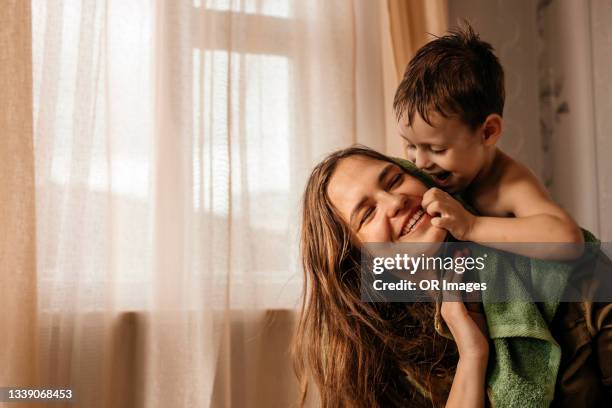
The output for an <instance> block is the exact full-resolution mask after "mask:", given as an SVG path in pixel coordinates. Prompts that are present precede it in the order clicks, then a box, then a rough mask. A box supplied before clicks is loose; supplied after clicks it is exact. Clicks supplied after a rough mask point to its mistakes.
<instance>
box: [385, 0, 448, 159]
mask: <svg viewBox="0 0 612 408" xmlns="http://www.w3.org/2000/svg"><path fill="white" fill-rule="evenodd" d="M379 4H380V10H381V12H380V15H381V18H382V22H381V27H382V53H383V59H382V60H383V73H384V101H385V103H384V106H385V124H386V133H385V135H386V148H387V153H389V154H393V155H397V156H402V155H403V153H404V152H403V148H402V144H401V141H400V139H399V137H398V136H397V131H396V120H395V115H394V114H393V97H394V95H395V89H396V88H397V85H398V84H399V82H400V81H401V79H402V76H403V74H404V70H405V69H406V65H408V62H409V61H410V59H411V58H412V57H413V56H414V54H415V53H416V51H417V50H418V49H419V48H420V47H422V46H423V45H424V44H425V43H427V42H428V41H430V40H431V39H432V38H433V36H432V35H435V36H440V35H443V34H444V33H445V31H446V30H447V29H448V4H447V0H386V1H382V2H380V3H379Z"/></svg>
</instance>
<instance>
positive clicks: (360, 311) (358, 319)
mask: <svg viewBox="0 0 612 408" xmlns="http://www.w3.org/2000/svg"><path fill="white" fill-rule="evenodd" d="M422 177H423V176H422V175H420V174H419V173H418V172H415V173H412V174H406V173H405V172H404V171H403V170H402V169H401V168H400V167H399V166H398V165H397V164H396V163H395V162H394V161H392V160H391V159H389V158H388V157H386V156H384V155H381V154H379V153H376V152H374V151H372V150H369V149H365V148H349V149H346V150H343V151H339V152H336V153H334V154H332V155H330V156H328V158H326V159H325V160H324V161H323V162H322V163H320V164H319V165H318V166H317V167H316V168H315V169H314V170H313V172H312V174H311V177H310V179H309V181H308V184H307V187H306V191H305V194H304V208H303V211H304V213H303V222H302V242H301V250H302V263H303V269H304V273H305V275H306V277H305V291H304V292H305V295H304V300H303V305H302V311H301V315H300V322H299V325H298V332H297V335H296V340H295V357H296V359H295V366H296V372H297V374H298V377H299V378H300V380H301V384H302V402H303V401H304V398H305V396H306V392H307V380H308V377H311V379H312V380H314V382H315V383H316V385H317V386H318V389H319V394H320V397H321V402H322V405H323V406H324V407H345V406H349V407H362V406H363V407H391V406H428V407H431V406H432V405H433V406H440V405H444V404H446V406H447V407H452V406H461V407H480V406H484V405H485V404H487V403H488V399H487V397H486V396H485V373H486V367H487V359H488V356H489V343H488V340H487V336H486V330H485V326H486V325H485V324H484V323H485V322H484V317H483V316H482V315H481V314H479V313H474V312H472V311H468V310H467V309H466V307H465V306H464V305H463V304H462V303H460V302H454V303H448V302H446V303H443V304H442V310H441V312H442V313H441V315H442V318H443V319H444V320H445V322H446V323H447V325H448V328H449V329H450V332H451V334H452V335H453V338H454V339H455V342H453V341H449V340H447V339H445V338H443V337H441V336H440V335H438V334H437V331H436V330H434V323H435V324H436V327H439V326H438V324H439V322H434V319H435V316H437V313H435V312H436V311H435V307H434V305H433V304H431V303H410V304H399V303H366V302H362V301H361V296H360V295H361V292H360V286H359V283H360V282H359V278H360V276H361V274H360V261H361V252H360V246H361V243H362V242H422V243H423V242H424V243H431V248H434V249H435V248H437V247H438V245H439V242H441V241H443V240H445V239H446V235H447V234H446V232H445V231H444V230H442V229H439V228H436V227H434V226H433V225H431V222H430V217H429V215H428V214H426V213H425V212H423V211H422V208H421V206H420V203H421V198H422V196H423V193H424V192H425V191H426V190H427V187H426V186H425V183H427V182H428V181H427V180H426V179H423V178H422ZM421 181H422V182H421ZM415 221H416V222H415ZM603 262H604V263H605V264H606V265H607V266H606V267H607V268H610V269H612V263H611V262H610V260H609V259H608V258H607V257H605V256H603ZM574 283H577V282H574ZM490 323H491V322H490ZM549 329H550V334H551V335H552V337H554V340H552V342H553V343H554V344H555V345H557V343H558V345H557V347H559V346H560V350H561V359H560V364H559V365H558V366H557V367H558V371H557V370H556V369H555V371H554V372H552V374H553V375H554V376H553V377H552V378H553V380H552V383H553V384H552V385H553V386H554V390H552V391H554V399H553V400H552V405H553V406H556V407H557V406H563V407H574V406H583V407H595V406H612V405H611V404H612V304H610V303H594V302H586V301H585V302H580V303H576V302H574V303H560V304H559V307H558V308H557V311H556V314H555V315H554V319H553V320H551V321H549ZM515 336H516V337H517V338H519V341H524V342H525V343H526V344H528V347H531V344H532V343H531V340H530V339H529V338H526V339H525V340H521V339H522V338H523V337H524V335H520V334H515ZM552 337H551V338H552ZM500 340H501V343H500ZM506 340H507V339H506V338H502V339H500V338H499V337H497V338H496V339H495V340H493V341H495V346H496V356H495V360H494V361H492V362H491V363H493V364H492V366H493V367H496V366H497V364H498V363H499V360H500V355H498V354H497V352H498V351H499V350H502V349H499V350H498V349H497V347H498V346H499V345H500V344H504V342H505V341H506ZM514 344H515V345H516V343H514ZM526 356H527V359H528V361H531V360H532V359H533V358H534V357H535V356H534V355H533V354H529V353H527V354H526ZM540 358H541V356H540ZM529 364H530V365H531V363H529ZM501 378H502V381H503V378H505V377H501ZM555 378H556V384H555V380H554V379H555ZM499 379H500V377H499V376H498V378H497V380H498V381H499ZM527 388H529V387H526V388H520V387H519V388H516V387H515V391H518V392H517V393H515V394H514V395H512V396H511V398H510V399H502V400H498V401H497V402H498V404H499V405H502V406H524V405H525V404H527V403H528V401H527V400H529V403H530V404H531V405H534V406H541V405H542V403H541V400H535V399H534V398H535V395H536V394H538V393H539V394H538V395H539V396H540V397H541V396H542V392H541V390H540V391H537V392H536V391H535V390H531V391H528V389H527ZM502 398H506V397H505V396H504V397H502ZM546 398H547V399H548V394H546ZM550 399H552V397H551V398H550ZM550 399H548V401H550ZM538 401H540V402H538Z"/></svg>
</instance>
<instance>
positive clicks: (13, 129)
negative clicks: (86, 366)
mask: <svg viewBox="0 0 612 408" xmlns="http://www.w3.org/2000/svg"><path fill="white" fill-rule="evenodd" d="M30 28H31V24H30V3H29V2H27V1H19V0H12V1H7V2H4V3H3V4H2V7H0V140H1V143H0V163H2V171H0V197H1V198H0V231H1V232H0V309H1V310H2V313H0V328H1V329H0V330H1V332H2V334H1V335H0V365H2V369H1V370H0V386H6V387H11V386H32V385H35V384H36V375H37V373H36V371H37V368H36V361H37V360H36V347H35V344H36V334H37V327H36V296H35V293H36V272H35V265H36V259H35V252H36V251H35V250H36V241H35V219H34V155H33V144H32V61H31V57H32V54H31V52H32V48H31V42H30V35H31V34H30V33H31V32H30ZM22 406H23V405H22Z"/></svg>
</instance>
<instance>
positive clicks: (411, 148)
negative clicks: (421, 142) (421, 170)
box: [406, 144, 416, 150]
mask: <svg viewBox="0 0 612 408" xmlns="http://www.w3.org/2000/svg"><path fill="white" fill-rule="evenodd" d="M406 149H408V150H414V149H416V146H415V145H413V144H407V145H406Z"/></svg>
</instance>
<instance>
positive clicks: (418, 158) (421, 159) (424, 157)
mask: <svg viewBox="0 0 612 408" xmlns="http://www.w3.org/2000/svg"><path fill="white" fill-rule="evenodd" d="M414 164H416V166H417V167H418V168H419V169H427V168H429V167H431V165H432V163H431V161H430V160H429V155H428V154H427V153H425V152H423V151H419V150H417V152H416V154H415V158H414Z"/></svg>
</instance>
